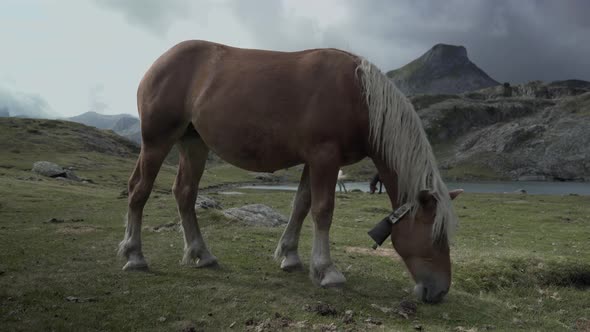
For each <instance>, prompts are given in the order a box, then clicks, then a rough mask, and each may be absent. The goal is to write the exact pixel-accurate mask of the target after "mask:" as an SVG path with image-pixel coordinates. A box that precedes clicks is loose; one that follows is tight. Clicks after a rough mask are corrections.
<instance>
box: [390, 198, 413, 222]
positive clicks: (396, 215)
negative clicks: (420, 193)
mask: <svg viewBox="0 0 590 332" xmlns="http://www.w3.org/2000/svg"><path fill="white" fill-rule="evenodd" d="M411 209H412V204H410V203H406V204H404V205H402V206H400V207H398V208H397V209H396V210H395V211H393V212H392V213H391V214H390V215H389V217H387V219H388V220H389V223H391V224H392V225H394V224H396V223H397V222H398V221H400V220H401V219H402V218H403V217H404V216H405V215H406V214H408V212H410V210H411Z"/></svg>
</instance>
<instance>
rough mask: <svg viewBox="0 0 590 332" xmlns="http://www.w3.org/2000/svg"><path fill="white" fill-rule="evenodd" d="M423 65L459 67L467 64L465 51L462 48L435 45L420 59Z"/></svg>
mask: <svg viewBox="0 0 590 332" xmlns="http://www.w3.org/2000/svg"><path fill="white" fill-rule="evenodd" d="M420 58H421V59H422V61H423V62H424V63H425V64H429V65H431V66H439V65H461V64H466V63H469V62H470V61H469V58H468V57H467V49H465V47H464V46H455V45H447V44H436V45H434V46H433V47H432V48H431V49H430V50H428V52H426V53H424V55H422V56H421V57H420Z"/></svg>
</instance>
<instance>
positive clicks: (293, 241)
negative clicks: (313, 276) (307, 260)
mask: <svg viewBox="0 0 590 332" xmlns="http://www.w3.org/2000/svg"><path fill="white" fill-rule="evenodd" d="M310 207H311V190H310V186H309V166H307V165H305V167H304V168H303V173H302V174H301V180H300V181H299V187H298V188H297V194H295V199H294V200H293V211H292V212H291V217H290V218H289V223H288V224H287V227H286V228H285V231H284V232H283V235H282V236H281V239H280V240H279V245H278V246H277V250H276V251H275V259H277V260H278V259H281V258H283V260H282V262H281V269H283V271H289V272H290V271H293V270H298V269H300V268H301V267H302V265H301V259H299V253H298V252H297V247H298V246H299V235H300V234H301V226H302V225H303V221H304V220H305V217H306V216H307V214H308V213H309V208H310Z"/></svg>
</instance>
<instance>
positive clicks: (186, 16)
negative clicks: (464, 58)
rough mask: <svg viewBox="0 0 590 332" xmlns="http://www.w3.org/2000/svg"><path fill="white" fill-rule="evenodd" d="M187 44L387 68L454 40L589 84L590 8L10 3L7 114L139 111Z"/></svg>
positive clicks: (479, 55) (502, 74)
mask: <svg viewBox="0 0 590 332" xmlns="http://www.w3.org/2000/svg"><path fill="white" fill-rule="evenodd" d="M185 39H206V40H212V41H216V42H220V43H226V44H230V45H233V46H239V47H251V48H268V49H275V50H284V51H289V50H299V49H304V48H314V47H337V48H341V49H345V50H348V51H352V52H354V53H357V54H360V55H363V56H365V57H367V58H368V59H370V60H371V61H373V62H375V63H376V64H377V65H378V66H380V67H381V68H382V69H383V70H384V71H387V70H391V69H395V68H397V67H400V66H402V65H404V64H406V63H408V62H409V61H411V60H413V59H414V58H416V57H418V56H420V55H421V54H422V53H424V52H426V51H427V50H428V49H429V48H430V47H432V46H433V45H434V44H436V43H447V44H454V45H464V46H465V47H466V48H467V51H468V55H469V57H470V58H471V60H472V61H473V62H475V63H476V64H477V65H478V66H479V67H480V68H482V69H483V70H484V71H486V72H487V73H488V74H489V75H490V76H492V77H493V78H494V79H496V80H498V81H501V82H504V81H510V82H513V83H518V82H524V81H529V80H537V79H540V80H546V81H550V80H560V79H570V78H578V79H585V80H590V60H589V59H590V1H585V0H580V1H573V0H571V1H570V0H559V1H552V0H512V1H509V0H495V1H488V0H445V1H439V0H431V1H428V0H420V1H414V0H405V1H402V0H400V1H393V0H372V1H368V0H1V1H0V43H1V44H0V45H1V46H0V60H1V63H0V108H2V107H3V106H4V107H9V108H11V109H29V110H32V111H37V112H52V113H55V114H58V115H61V116H71V115H76V114H80V113H83V112H86V111H89V110H94V111H98V112H102V113H105V114H115V113H130V114H136V107H135V91H136V88H137V84H138V82H139V80H140V79H141V77H142V75H143V73H144V72H145V70H146V69H147V68H148V67H149V65H150V64H151V63H152V62H153V61H154V60H155V59H156V58H157V57H158V56H159V55H160V54H161V53H163V52H164V51H165V50H166V49H168V48H169V47H171V46H172V45H174V44H175V43H177V42H179V41H182V40H185Z"/></svg>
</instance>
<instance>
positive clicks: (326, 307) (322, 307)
mask: <svg viewBox="0 0 590 332" xmlns="http://www.w3.org/2000/svg"><path fill="white" fill-rule="evenodd" d="M303 310H305V311H307V312H315V313H317V314H319V315H321V316H328V315H330V316H335V315H336V314H338V311H337V310H336V308H334V307H333V306H332V305H330V304H328V303H323V302H318V303H316V304H312V305H310V304H306V305H304V306H303Z"/></svg>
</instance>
